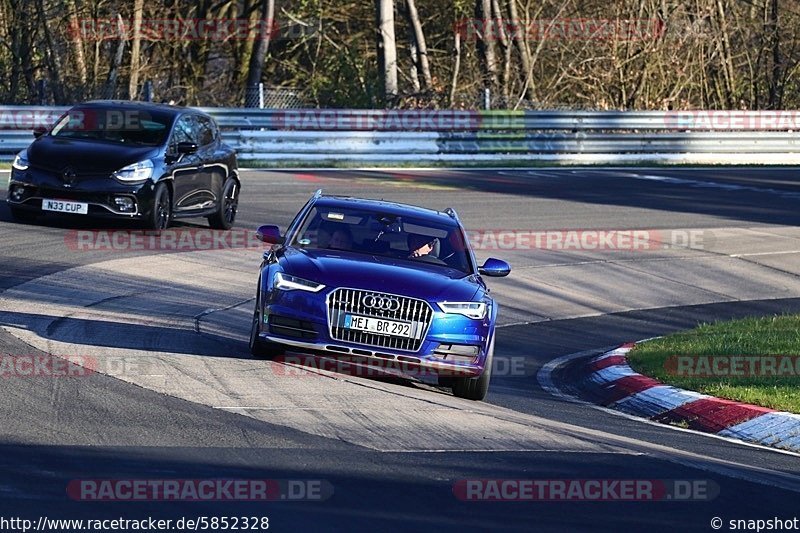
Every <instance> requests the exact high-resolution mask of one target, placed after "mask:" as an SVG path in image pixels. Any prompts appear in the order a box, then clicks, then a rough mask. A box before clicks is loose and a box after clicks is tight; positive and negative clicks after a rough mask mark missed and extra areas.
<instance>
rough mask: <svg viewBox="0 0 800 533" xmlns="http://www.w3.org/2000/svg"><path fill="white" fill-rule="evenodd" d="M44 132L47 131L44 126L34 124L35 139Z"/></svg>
mask: <svg viewBox="0 0 800 533" xmlns="http://www.w3.org/2000/svg"><path fill="white" fill-rule="evenodd" d="M45 133H47V128H45V127H44V126H36V127H35V128H33V136H34V137H35V138H37V139H38V138H39V137H41V136H42V135H44V134H45Z"/></svg>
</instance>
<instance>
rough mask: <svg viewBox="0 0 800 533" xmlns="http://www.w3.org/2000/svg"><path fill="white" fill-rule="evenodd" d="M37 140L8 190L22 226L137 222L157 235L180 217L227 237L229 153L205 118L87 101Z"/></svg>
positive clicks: (232, 164) (233, 179)
mask: <svg viewBox="0 0 800 533" xmlns="http://www.w3.org/2000/svg"><path fill="white" fill-rule="evenodd" d="M34 136H35V137H36V139H35V140H34V141H33V142H32V143H31V144H30V146H28V148H26V149H25V150H23V151H22V152H20V153H19V154H18V155H17V156H16V158H15V159H14V163H13V166H12V171H11V180H10V182H9V186H8V197H7V201H8V205H9V207H10V209H11V213H12V215H13V216H14V217H15V218H17V219H19V220H30V219H32V218H35V217H37V216H39V215H41V214H43V213H49V212H55V213H68V214H71V215H73V216H86V217H113V218H122V219H130V220H136V221H140V222H141V223H143V224H144V226H145V227H147V228H150V229H156V230H158V229H165V228H167V227H168V226H169V224H170V222H171V221H172V220H173V219H174V218H186V217H206V218H207V219H208V222H209V224H210V225H211V227H213V228H215V229H229V228H230V227H231V226H232V225H233V222H234V220H235V218H236V211H237V208H238V199H239V191H240V182H239V176H238V169H237V163H236V152H235V151H234V150H233V148H231V147H230V146H228V145H226V144H225V143H223V142H222V140H221V139H220V133H219V128H218V127H217V124H216V123H215V122H214V119H212V118H211V117H210V116H208V115H207V114H205V113H202V112H200V111H197V110H194V109H189V108H183V107H175V106H169V105H161V104H150V103H143V102H118V101H93V102H87V103H83V104H79V105H76V106H75V107H73V108H71V109H70V110H69V111H68V112H67V113H66V114H64V115H63V116H62V117H61V118H59V119H58V121H56V123H55V125H53V127H52V128H51V129H50V130H46V129H40V130H35V131H34Z"/></svg>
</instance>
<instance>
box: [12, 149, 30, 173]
mask: <svg viewBox="0 0 800 533" xmlns="http://www.w3.org/2000/svg"><path fill="white" fill-rule="evenodd" d="M29 165H30V163H29V162H28V151H27V150H23V151H21V152H20V153H18V154H17V156H16V157H15V158H14V162H13V163H11V166H12V167H14V168H16V169H17V170H28V166H29Z"/></svg>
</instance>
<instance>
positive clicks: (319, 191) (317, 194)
mask: <svg viewBox="0 0 800 533" xmlns="http://www.w3.org/2000/svg"><path fill="white" fill-rule="evenodd" d="M320 197H322V189H317V190H316V191H314V196H312V198H320Z"/></svg>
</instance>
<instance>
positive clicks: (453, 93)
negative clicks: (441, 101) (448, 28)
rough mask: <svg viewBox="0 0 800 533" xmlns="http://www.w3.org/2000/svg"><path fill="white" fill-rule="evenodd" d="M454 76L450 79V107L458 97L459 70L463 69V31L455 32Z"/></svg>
mask: <svg viewBox="0 0 800 533" xmlns="http://www.w3.org/2000/svg"><path fill="white" fill-rule="evenodd" d="M453 55H454V56H455V57H454V61H453V76H452V78H451V79H450V107H453V104H454V103H455V99H456V88H457V87H458V71H459V70H461V33H460V32H458V31H456V32H455V42H454V50H453Z"/></svg>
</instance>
